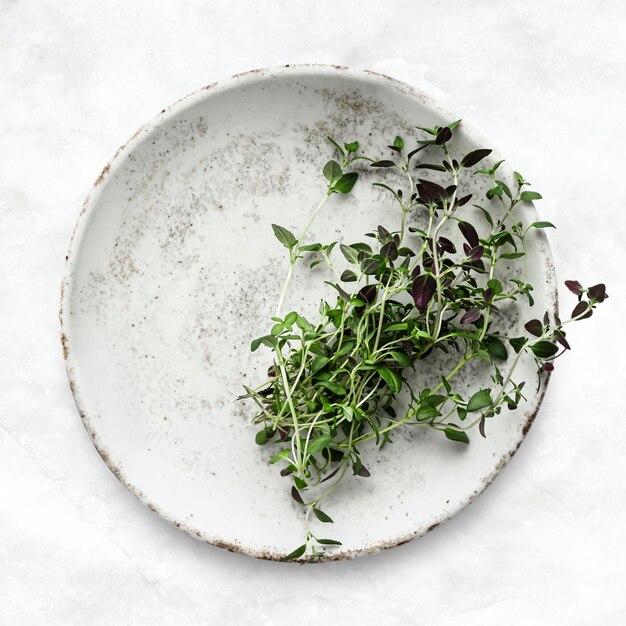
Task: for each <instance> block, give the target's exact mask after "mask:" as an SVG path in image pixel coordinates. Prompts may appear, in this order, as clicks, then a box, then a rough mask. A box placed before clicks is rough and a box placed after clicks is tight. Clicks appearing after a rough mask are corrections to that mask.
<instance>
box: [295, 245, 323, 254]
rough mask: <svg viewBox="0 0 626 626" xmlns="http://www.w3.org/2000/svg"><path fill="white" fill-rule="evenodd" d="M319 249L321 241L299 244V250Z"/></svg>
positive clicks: (317, 250) (314, 250)
mask: <svg viewBox="0 0 626 626" xmlns="http://www.w3.org/2000/svg"><path fill="white" fill-rule="evenodd" d="M321 249H322V244H321V243H309V244H307V245H306V246H300V252H319V251H320V250H321Z"/></svg>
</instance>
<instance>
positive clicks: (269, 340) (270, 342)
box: [250, 335, 276, 352]
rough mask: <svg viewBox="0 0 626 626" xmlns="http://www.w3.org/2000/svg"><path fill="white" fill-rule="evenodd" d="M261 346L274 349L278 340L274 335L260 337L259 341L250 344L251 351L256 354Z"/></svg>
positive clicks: (255, 340)
mask: <svg viewBox="0 0 626 626" xmlns="http://www.w3.org/2000/svg"><path fill="white" fill-rule="evenodd" d="M261 344H263V345H266V346H268V347H270V348H273V347H274V346H275V345H276V338H275V337H272V335H264V336H263V337H258V338H257V339H254V340H253V341H252V343H251V344H250V351H251V352H255V351H256V350H257V348H258V347H259V346H260V345H261Z"/></svg>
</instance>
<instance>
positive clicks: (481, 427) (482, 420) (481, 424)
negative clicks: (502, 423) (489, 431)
mask: <svg viewBox="0 0 626 626" xmlns="http://www.w3.org/2000/svg"><path fill="white" fill-rule="evenodd" d="M478 432H479V433H480V434H481V435H482V436H483V437H484V438H485V439H486V438H487V435H486V434H485V416H484V415H483V416H482V417H481V418H480V422H478Z"/></svg>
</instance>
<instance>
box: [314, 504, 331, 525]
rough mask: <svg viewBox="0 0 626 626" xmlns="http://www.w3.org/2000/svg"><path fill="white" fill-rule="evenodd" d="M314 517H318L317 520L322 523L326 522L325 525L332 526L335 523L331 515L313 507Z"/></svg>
mask: <svg viewBox="0 0 626 626" xmlns="http://www.w3.org/2000/svg"><path fill="white" fill-rule="evenodd" d="M313 515H315V517H317V519H318V520H319V521H320V522H324V524H332V523H333V519H332V517H330V515H326V513H324V511H320V510H319V509H316V508H315V507H313Z"/></svg>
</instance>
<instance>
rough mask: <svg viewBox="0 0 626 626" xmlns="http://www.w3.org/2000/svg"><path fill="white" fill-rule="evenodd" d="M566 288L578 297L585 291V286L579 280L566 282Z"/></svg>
mask: <svg viewBox="0 0 626 626" xmlns="http://www.w3.org/2000/svg"><path fill="white" fill-rule="evenodd" d="M565 286H566V287H567V288H568V289H569V290H570V291H571V292H572V293H573V294H576V295H577V296H580V294H582V292H583V291H584V290H583V286H582V285H581V284H580V283H579V282H578V281H577V280H566V281H565Z"/></svg>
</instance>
